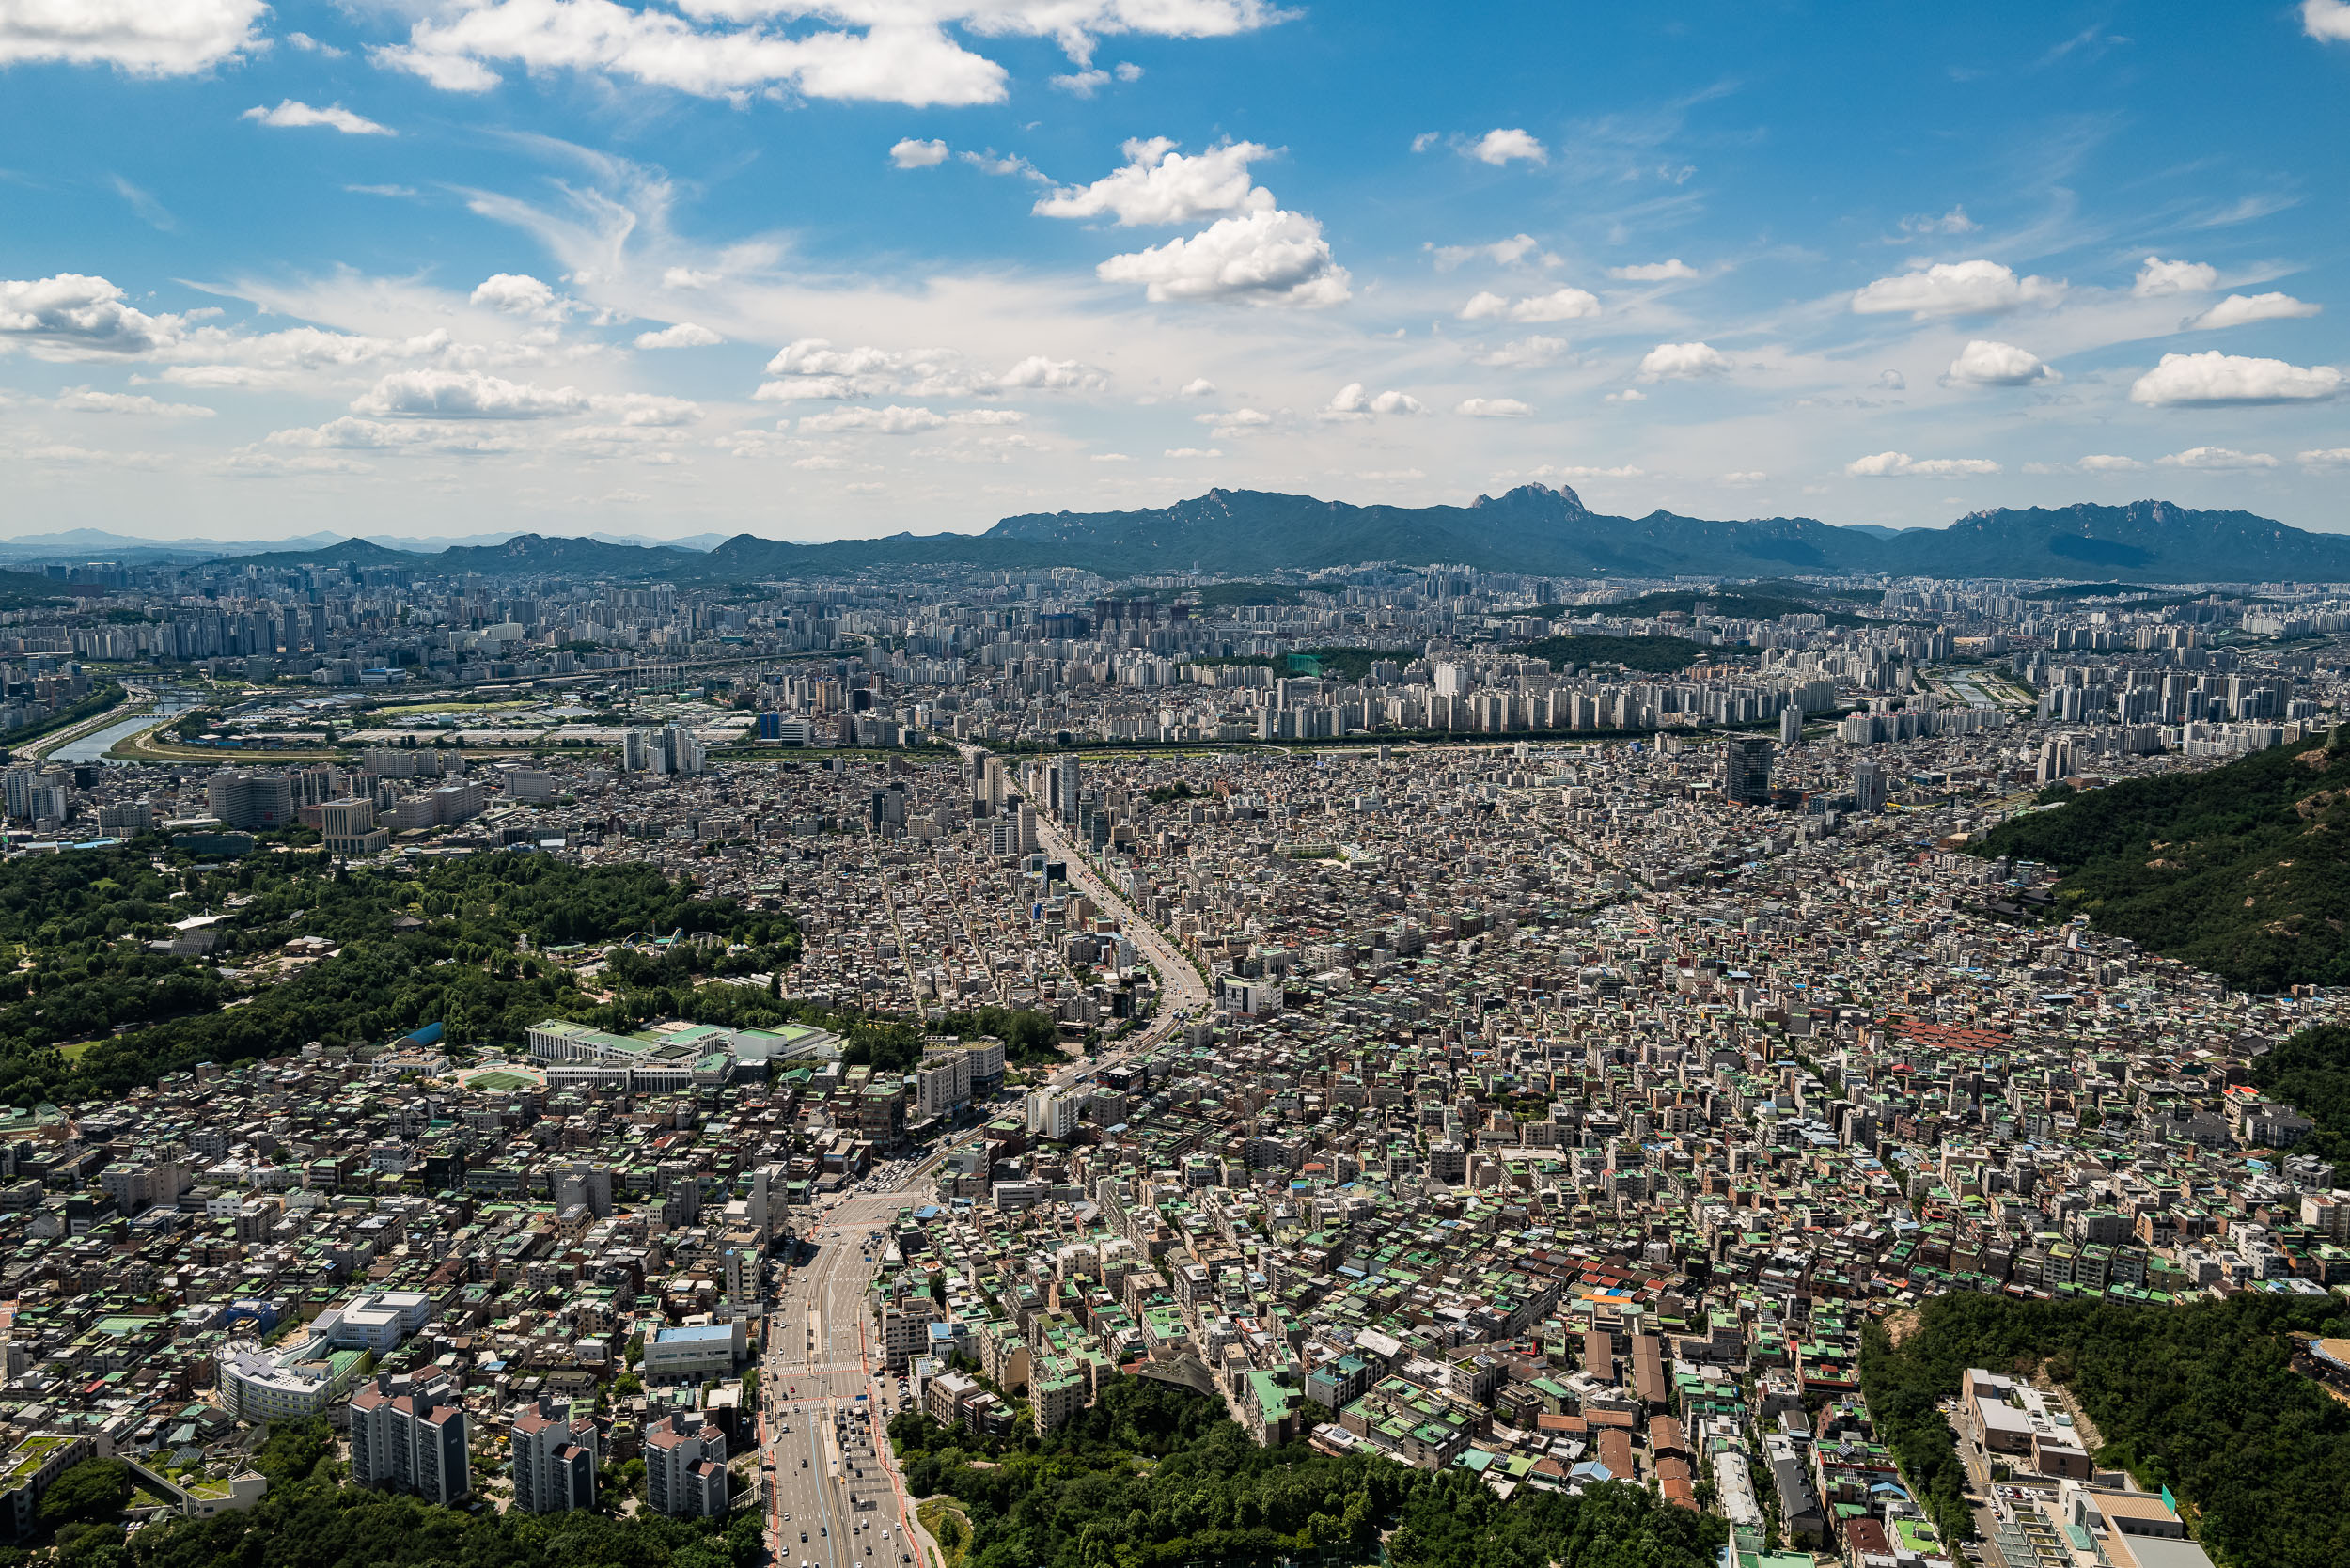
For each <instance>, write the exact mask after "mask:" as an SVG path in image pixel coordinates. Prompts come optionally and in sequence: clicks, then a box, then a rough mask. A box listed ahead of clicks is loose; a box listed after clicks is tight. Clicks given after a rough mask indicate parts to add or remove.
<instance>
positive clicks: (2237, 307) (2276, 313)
mask: <svg viewBox="0 0 2350 1568" xmlns="http://www.w3.org/2000/svg"><path fill="white" fill-rule="evenodd" d="M2325 308H2326V307H2325V306H2322V305H2312V304H2311V303H2310V302H2309V301H2308V300H2296V299H2295V298H2294V297H2293V296H2292V295H2291V294H2230V295H2229V296H2228V297H2227V298H2226V299H2224V300H2221V301H2220V302H2219V303H2218V304H2217V305H2215V306H2212V307H2211V308H2210V309H2208V310H2206V311H2203V312H2202V313H2201V315H2196V316H2190V317H2188V318H2187V319H2186V321H2182V322H2180V323H2179V324H2180V325H2182V326H2185V327H2189V328H2192V329H2193V330H2195V331H2198V332H2209V331H2213V330H2215V329H2217V328H2219V327H2232V326H2248V325H2250V324H2251V323H2252V322H2254V321H2291V320H2293V319H2294V318H2295V317H2299V316H2315V315H2317V314H2319V313H2320V312H2322V311H2323V310H2324V309H2325Z"/></svg>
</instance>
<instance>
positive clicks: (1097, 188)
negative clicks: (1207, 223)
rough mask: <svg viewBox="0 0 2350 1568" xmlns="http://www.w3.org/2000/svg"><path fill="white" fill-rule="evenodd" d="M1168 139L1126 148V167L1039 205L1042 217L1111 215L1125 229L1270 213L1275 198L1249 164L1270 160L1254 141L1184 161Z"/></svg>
mask: <svg viewBox="0 0 2350 1568" xmlns="http://www.w3.org/2000/svg"><path fill="white" fill-rule="evenodd" d="M1175 146H1176V144H1175V143H1174V142H1172V141H1170V140H1168V139H1167V137H1165V136H1152V137H1148V138H1144V137H1136V138H1134V139H1133V140H1130V141H1128V142H1127V143H1126V144H1125V147H1124V150H1125V153H1126V165H1125V166H1124V167H1123V168H1120V169H1115V170H1113V171H1111V172H1110V173H1108V174H1106V175H1105V176H1103V177H1102V178H1101V179H1099V180H1095V181H1094V182H1093V183H1092V184H1090V185H1073V186H1070V187H1068V188H1066V189H1064V190H1058V191H1055V192H1054V193H1053V194H1052V195H1051V196H1044V197H1042V198H1040V199H1039V200H1038V202H1037V204H1036V207H1035V209H1034V211H1035V212H1036V213H1037V215H1038V216H1040V217H1046V218H1096V217H1102V216H1105V215H1106V216H1108V217H1111V218H1113V219H1114V220H1116V222H1117V223H1118V224H1119V226H1120V227H1136V226H1137V225H1141V224H1167V223H1190V222H1192V221H1193V220H1194V219H1197V218H1203V217H1206V216H1208V215H1210V214H1211V213H1221V212H1239V211H1241V210H1242V209H1243V208H1252V209H1269V208H1271V207H1272V206H1273V204H1274V203H1273V193H1272V192H1270V191H1268V190H1265V189H1264V188H1263V187H1261V186H1251V185H1250V183H1249V180H1248V165H1249V164H1250V162H1251V161H1253V160H1255V159H1259V158H1262V157H1264V156H1265V155H1266V149H1264V148H1262V147H1261V146H1259V145H1258V144H1257V143H1255V142H1228V143H1226V144H1225V145H1223V146H1221V147H1212V148H1210V149H1208V150H1206V151H1205V152H1201V153H1197V154H1195V155H1193V156H1191V157H1185V156H1184V155H1183V153H1180V152H1178V151H1176V150H1175Z"/></svg>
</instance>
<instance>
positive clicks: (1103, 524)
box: [19, 485, 2350, 584]
mask: <svg viewBox="0 0 2350 1568" xmlns="http://www.w3.org/2000/svg"><path fill="white" fill-rule="evenodd" d="M57 537H59V538H64V537H67V536H57ZM487 540H488V541H485V542H478V543H477V542H472V541H463V542H453V543H450V544H449V545H448V546H447V547H446V548H445V549H442V550H439V551H437V552H423V551H418V550H415V549H412V548H394V547H393V544H392V541H370V540H359V539H346V540H337V541H333V542H318V541H316V540H315V538H314V539H309V540H298V541H287V543H288V544H289V545H290V546H292V548H280V549H274V550H269V551H264V552H261V553H258V554H250V555H232V556H227V557H226V558H227V559H228V560H231V561H233V562H236V563H239V564H243V563H247V562H249V563H251V564H254V565H260V566H297V565H331V564H350V565H356V566H404V567H416V568H425V567H428V566H429V567H430V569H431V570H433V571H436V572H480V573H483V574H485V575H514V574H522V573H527V572H578V573H584V574H587V575H600V576H624V577H647V578H665V579H668V580H672V581H679V582H697V581H737V582H739V581H746V580H756V579H759V578H762V577H787V576H822V575H828V574H848V573H853V572H861V571H868V570H871V569H875V568H887V567H925V566H951V565H964V566H974V567H981V568H1004V569H1021V568H1035V567H1046V566H1078V567H1086V568H1089V569H1090V570H1092V571H1095V572H1100V573H1102V574H1104V575H1105V576H1110V577H1125V576H1135V575H1139V574H1145V573H1151V572H1190V571H1201V572H1221V573H1264V572H1311V571H1317V570H1321V569H1324V568H1330V567H1343V566H1351V565H1356V564H1360V563H1365V562H1373V561H1387V562H1393V563H1396V564H1399V565H1410V566H1425V565H1434V564H1446V565H1462V566H1469V567H1476V568H1481V569H1483V570H1488V571H1505V572H1506V571H1514V572H1531V573H1537V574H1541V575H1545V576H1585V577H1641V578H1654V577H1675V576H1709V577H1727V578H1739V577H1783V576H1791V575H1795V576H1837V575H1844V574H1848V573H1856V572H1888V573H1892V574H1895V575H1904V576H1931V577H2015V578H2035V579H2044V580H2045V579H2062V580H2068V581H2079V580H2085V579H2092V578H2097V579H2115V580H2120V581H2123V582H2129V583H2145V584H2156V583H2245V582H2276V581H2291V580H2299V581H2315V582H2338V581H2350V535H2341V534H2327V533H2313V532H2311V531H2309V530H2307V529H2303V528H2295V527H2292V526H2289V525H2286V524H2282V523H2279V522H2277V521H2275V520H2273V519H2271V518H2265V517H2261V516H2258V515H2256V514H2254V513H2252V512H2248V511H2233V510H2231V511H2199V510H2188V509H2186V508H2184V507H2179V506H2175V505H2173V504H2172V503H2170V502H2168V501H2135V502H2132V503H2130V504H2129V505H2127V506H2094V505H2089V504H2086V503H2084V504H2078V505H2074V506H2067V507H2058V508H2044V507H2030V508H2023V509H2013V508H1999V509H1995V510H1984V511H1977V512H1970V513H1968V514H1967V515H1966V516H1965V517H1962V518H1960V519H1958V520H1957V521H1956V522H1954V523H1952V524H1951V525H1949V526H1948V527H1943V528H1905V529H1891V528H1885V527H1881V526H1877V525H1853V526H1835V525H1829V524H1825V523H1822V522H1820V521H1818V520H1817V519H1814V518H1809V517H1769V518H1758V519H1752V520H1747V521H1716V520H1710V519H1705V518H1697V517H1686V516H1683V515H1681V514H1680V513H1677V512H1669V511H1663V510H1658V511H1652V512H1650V513H1648V514H1647V515H1646V516H1644V517H1637V518H1634V517H1621V516H1614V515H1610V514H1607V513H1604V512H1594V511H1592V510H1590V509H1589V508H1588V507H1586V506H1584V504H1583V502H1582V499H1581V497H1579V496H1577V495H1576V494H1575V492H1574V491H1572V490H1569V489H1567V488H1565V487H1563V486H1561V487H1559V488H1557V489H1551V488H1548V487H1546V486H1543V485H1523V486H1520V487H1519V488H1517V489H1515V490H1512V491H1509V492H1506V493H1505V494H1500V495H1481V496H1479V497H1478V498H1477V499H1476V500H1475V501H1473V502H1470V503H1469V504H1467V505H1465V506H1433V507H1393V506H1355V505H1353V504H1351V503H1348V502H1344V501H1325V500H1320V499H1317V498H1316V497H1313V496H1310V495H1285V494H1277V493H1273V492H1267V491H1254V490H1212V491H1210V492H1208V493H1207V494H1204V495H1199V496H1195V497H1193V498H1192V499H1190V500H1186V501H1179V502H1177V503H1175V504H1174V505H1172V506H1167V507H1154V508H1149V509H1145V510H1134V511H1108V512H1068V511H1061V512H1032V513H1027V514H1024V515H1021V516H1017V517H1007V518H1005V519H1004V520H1003V521H1001V522H999V523H997V524H996V525H995V526H994V527H992V528H990V529H988V530H987V531H986V532H985V533H981V534H954V533H940V534H910V533H901V534H891V535H889V536H887V537H885V538H881V539H863V540H835V541H828V542H824V543H819V544H795V543H791V542H789V541H780V540H771V539H762V538H760V537H759V536H757V535H755V534H747V533H746V534H738V535H736V536H735V537H734V538H732V539H729V540H727V541H724V542H722V543H719V544H717V545H716V547H715V548H713V549H709V550H706V551H705V550H701V549H697V548H694V546H695V545H697V544H699V543H701V542H702V541H700V540H696V541H690V542H688V543H684V544H680V543H654V542H650V541H637V540H635V539H627V540H615V539H611V538H608V537H606V538H595V537H588V538H553V537H546V536H541V535H538V534H517V535H513V536H511V537H500V536H487ZM19 542H24V541H19ZM399 542H401V543H413V542H415V541H399ZM215 558H216V559H217V558H220V557H215Z"/></svg>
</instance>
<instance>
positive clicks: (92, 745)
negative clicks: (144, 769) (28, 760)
mask: <svg viewBox="0 0 2350 1568" xmlns="http://www.w3.org/2000/svg"><path fill="white" fill-rule="evenodd" d="M189 706H190V705H189V704H188V703H186V702H184V701H180V700H176V699H174V698H169V697H166V698H164V699H163V701H162V702H160V703H158V704H157V705H156V707H155V710H154V712H152V713H140V714H138V715H136V716H135V717H133V718H127V719H122V720H120V721H118V723H114V724H110V725H108V726H106V728H104V729H98V730H93V731H92V732H91V733H89V734H87V735H85V736H83V737H82V738H81V739H80V740H78V741H68V742H67V743H66V744H65V745H61V746H58V747H57V748H56V749H55V750H54V751H51V752H50V753H49V754H48V755H47V756H45V757H43V758H42V759H41V760H42V761H44V762H65V763H69V764H78V763H83V762H111V761H113V760H114V759H112V758H110V757H108V756H107V755H106V753H107V752H108V751H109V750H111V749H113V747H114V745H115V744H116V743H117V742H118V741H125V740H128V739H130V738H131V737H132V736H133V735H135V734H137V733H138V732H139V731H140V730H142V729H147V728H148V727H149V726H150V725H155V724H160V723H162V722H163V721H164V719H166V718H168V717H170V716H171V715H172V714H174V713H184V712H186V711H187V709H188V707H189Z"/></svg>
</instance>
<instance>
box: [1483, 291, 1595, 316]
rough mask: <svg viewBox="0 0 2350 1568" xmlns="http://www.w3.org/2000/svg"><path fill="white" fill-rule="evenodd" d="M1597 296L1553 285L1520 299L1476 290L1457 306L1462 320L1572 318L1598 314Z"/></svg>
mask: <svg viewBox="0 0 2350 1568" xmlns="http://www.w3.org/2000/svg"><path fill="white" fill-rule="evenodd" d="M1599 308H1600V307H1599V297H1598V296H1597V295H1595V294H1592V293H1590V292H1588V291H1586V290H1581V289H1554V290H1551V291H1550V292H1549V293H1547V294H1534V295H1530V296H1528V298H1525V299H1521V300H1508V299H1504V298H1502V297H1501V296H1500V295H1499V294H1496V293H1492V292H1490V291H1488V290H1482V289H1481V290H1478V291H1477V292H1476V293H1474V294H1471V295H1470V296H1469V301H1468V303H1467V304H1466V305H1465V306H1461V320H1463V321H1580V320H1582V319H1584V318H1586V317H1590V316H1596V315H1598V314H1599Z"/></svg>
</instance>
